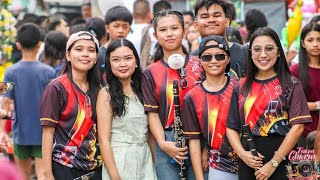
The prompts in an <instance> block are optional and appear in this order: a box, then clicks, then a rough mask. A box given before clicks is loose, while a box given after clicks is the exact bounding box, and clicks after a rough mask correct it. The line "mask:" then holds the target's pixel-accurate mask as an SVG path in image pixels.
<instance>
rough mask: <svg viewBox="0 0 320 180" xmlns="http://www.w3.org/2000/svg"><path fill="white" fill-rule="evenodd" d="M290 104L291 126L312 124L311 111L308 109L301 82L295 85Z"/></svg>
mask: <svg viewBox="0 0 320 180" xmlns="http://www.w3.org/2000/svg"><path fill="white" fill-rule="evenodd" d="M296 81H298V80H296ZM288 102H289V104H288V106H289V109H288V115H289V124H290V126H293V125H295V124H306V123H310V122H312V119H311V115H310V111H309V108H308V102H307V99H306V96H305V94H304V92H303V88H302V85H301V83H300V82H298V83H297V84H295V86H294V88H293V90H292V93H291V94H290V96H289V101H288Z"/></svg>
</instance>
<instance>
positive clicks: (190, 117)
mask: <svg viewBox="0 0 320 180" xmlns="http://www.w3.org/2000/svg"><path fill="white" fill-rule="evenodd" d="M181 122H182V128H183V134H184V136H185V137H186V138H187V139H200V134H201V130H200V126H199V120H198V118H197V115H196V109H195V107H194V103H193V101H192V97H191V96H190V94H189V93H188V94H186V96H185V98H184V99H183V103H182V111H181Z"/></svg>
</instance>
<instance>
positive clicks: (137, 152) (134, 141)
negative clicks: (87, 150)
mask: <svg viewBox="0 0 320 180" xmlns="http://www.w3.org/2000/svg"><path fill="white" fill-rule="evenodd" d="M147 133H148V120H147V115H146V114H145V113H144V108H143V105H142V103H141V102H140V101H139V99H138V98H137V97H136V96H134V97H131V96H130V97H129V98H128V103H127V113H126V114H125V115H124V116H121V117H118V116H117V117H115V118H113V120H112V128H111V146H112V151H113V155H114V158H115V162H116V166H117V169H118V172H119V174H120V177H121V179H122V180H126V179H130V180H154V179H157V178H156V173H155V168H154V164H153V161H152V155H151V151H150V147H149V145H148V143H147ZM102 179H103V180H109V179H110V177H109V174H108V171H107V170H106V167H105V166H104V165H103V168H102Z"/></svg>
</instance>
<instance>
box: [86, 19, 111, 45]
mask: <svg viewBox="0 0 320 180" xmlns="http://www.w3.org/2000/svg"><path fill="white" fill-rule="evenodd" d="M104 25H105V24H104V21H103V20H102V19H101V18H98V17H93V18H90V19H88V20H87V23H86V29H87V31H89V32H90V33H91V34H92V35H94V37H96V38H97V39H98V41H99V43H100V44H105V43H107V33H106V30H105V28H104Z"/></svg>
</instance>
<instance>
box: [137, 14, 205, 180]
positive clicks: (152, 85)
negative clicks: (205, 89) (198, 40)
mask: <svg viewBox="0 0 320 180" xmlns="http://www.w3.org/2000/svg"><path fill="white" fill-rule="evenodd" d="M153 25H154V30H155V33H154V36H155V38H156V39H157V40H158V42H159V47H158V48H157V50H156V54H155V59H156V62H155V63H153V64H151V65H149V66H148V67H147V68H146V69H145V70H144V71H143V75H142V84H141V87H142V92H143V103H144V109H145V111H146V112H147V114H148V121H149V127H150V130H151V132H152V134H153V136H154V137H155V140H156V143H155V152H156V153H155V154H156V161H155V167H156V173H157V178H158V179H160V180H162V179H165V180H171V179H174V180H175V179H180V177H179V172H180V165H179V164H181V160H186V159H187V153H188V152H187V147H183V148H178V147H176V146H175V143H174V142H173V141H174V123H173V122H174V104H173V92H172V85H173V80H178V81H180V85H179V92H180V93H179V96H180V104H181V103H182V98H183V97H184V95H185V94H186V93H187V92H188V91H189V90H190V89H192V88H193V87H194V86H195V85H196V84H197V82H199V80H200V79H201V77H202V76H201V75H202V72H203V69H202V68H201V64H200V60H199V58H197V57H196V56H190V55H188V54H187V51H186V50H185V49H184V48H183V46H182V44H181V42H182V39H183V35H184V32H185V31H184V23H183V16H182V14H181V13H180V12H178V11H174V10H163V11H160V12H159V13H157V14H155V16H154V18H153ZM173 54H180V55H182V56H183V57H184V58H185V63H184V66H183V68H181V69H179V70H175V69H171V68H170V67H169V65H168V59H169V56H171V55H173ZM200 82H201V81H200ZM185 164H186V166H187V177H188V179H194V173H193V170H192V166H191V161H190V160H186V161H185Z"/></svg>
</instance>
